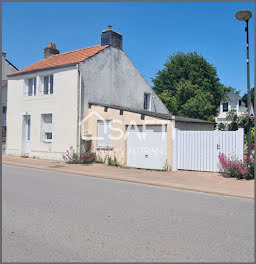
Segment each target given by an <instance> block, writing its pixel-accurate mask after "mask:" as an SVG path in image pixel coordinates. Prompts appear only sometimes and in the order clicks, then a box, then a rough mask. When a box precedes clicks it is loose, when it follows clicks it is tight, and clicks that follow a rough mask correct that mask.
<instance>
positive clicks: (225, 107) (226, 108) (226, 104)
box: [223, 103, 228, 112]
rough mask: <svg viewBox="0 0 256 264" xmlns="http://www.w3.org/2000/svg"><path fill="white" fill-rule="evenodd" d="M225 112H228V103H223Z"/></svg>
mask: <svg viewBox="0 0 256 264" xmlns="http://www.w3.org/2000/svg"><path fill="white" fill-rule="evenodd" d="M223 112H228V103H223Z"/></svg>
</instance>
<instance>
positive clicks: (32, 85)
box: [28, 78, 36, 96]
mask: <svg viewBox="0 0 256 264" xmlns="http://www.w3.org/2000/svg"><path fill="white" fill-rule="evenodd" d="M35 95H36V78H32V79H28V96H35Z"/></svg>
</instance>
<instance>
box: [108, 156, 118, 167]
mask: <svg viewBox="0 0 256 264" xmlns="http://www.w3.org/2000/svg"><path fill="white" fill-rule="evenodd" d="M108 165H109V166H116V167H120V166H121V165H120V164H119V163H118V161H117V159H116V157H114V159H112V158H111V157H108Z"/></svg>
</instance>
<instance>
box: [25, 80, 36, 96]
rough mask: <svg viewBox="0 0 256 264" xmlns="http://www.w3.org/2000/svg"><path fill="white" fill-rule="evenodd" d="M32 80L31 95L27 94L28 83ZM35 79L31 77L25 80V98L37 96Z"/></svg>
mask: <svg viewBox="0 0 256 264" xmlns="http://www.w3.org/2000/svg"><path fill="white" fill-rule="evenodd" d="M30 80H32V82H33V84H32V93H31V94H30V93H29V82H30ZM37 86H38V85H37V77H31V78H28V79H25V96H27V97H31V96H37V93H38V89H37Z"/></svg>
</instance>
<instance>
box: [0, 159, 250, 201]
mask: <svg viewBox="0 0 256 264" xmlns="http://www.w3.org/2000/svg"><path fill="white" fill-rule="evenodd" d="M2 163H3V164H9V165H16V166H23V167H31V168H37V169H43V170H52V171H58V172H65V173H72V174H80V175H85V176H93V177H99V178H106V179H113V180H119V181H127V182H134V183H142V184H150V185H157V186H163V187H169V188H178V189H184V190H191V191H198V192H206V193H213V194H221V195H228V196H235V197H241V198H249V199H253V198H254V180H251V181H246V180H237V179H234V178H227V177H225V176H224V175H222V174H220V173H210V172H196V171H175V172H172V171H168V172H167V171H150V170H141V169H132V168H117V167H111V166H108V165H103V164H90V165H80V164H66V163H64V162H59V161H52V160H43V159H33V158H21V157H15V156H10V155H3V157H2Z"/></svg>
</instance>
